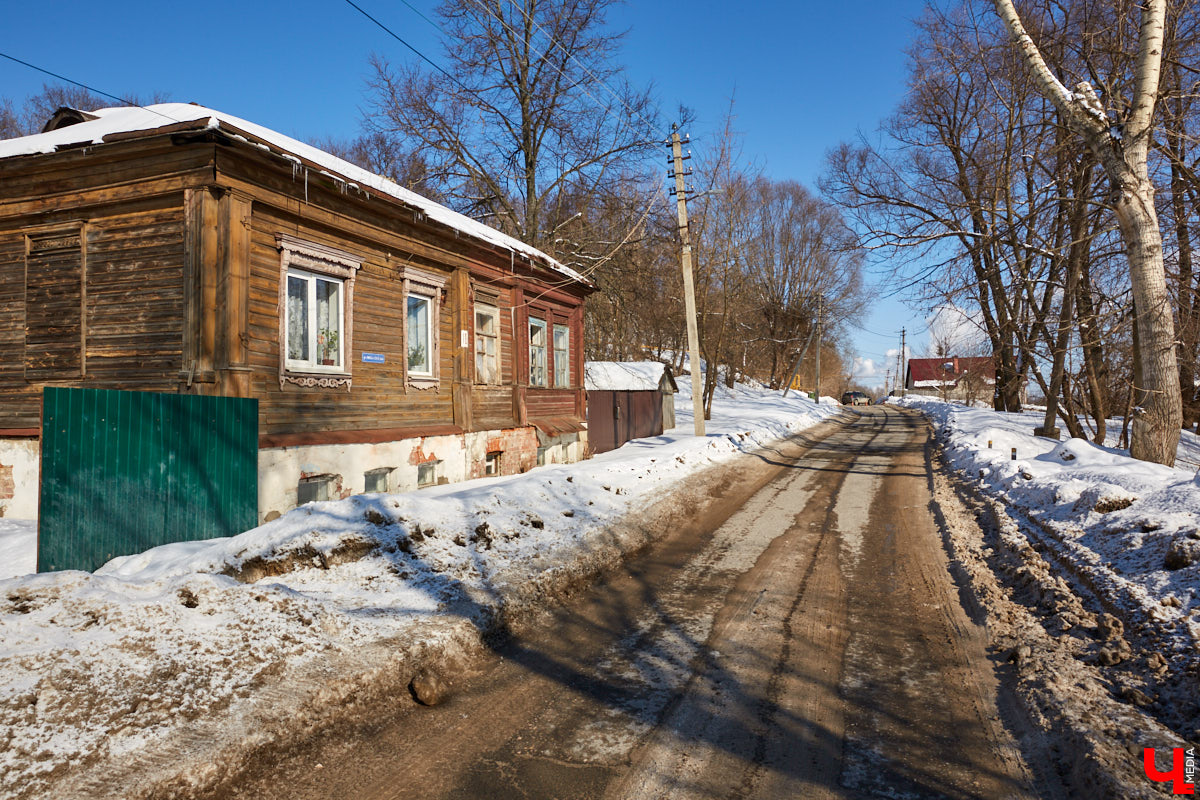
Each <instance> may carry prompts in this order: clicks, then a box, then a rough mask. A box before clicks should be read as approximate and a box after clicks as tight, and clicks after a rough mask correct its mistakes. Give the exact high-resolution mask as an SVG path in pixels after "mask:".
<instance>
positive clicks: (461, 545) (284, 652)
mask: <svg viewBox="0 0 1200 800" xmlns="http://www.w3.org/2000/svg"><path fill="white" fill-rule="evenodd" d="M680 383H682V384H684V385H683V386H681V397H680V398H679V409H678V411H677V415H678V421H679V426H678V427H677V428H675V429H674V430H672V431H670V432H668V433H667V434H665V435H663V436H660V437H654V438H652V439H639V440H634V441H632V442H630V443H628V444H626V445H625V446H623V447H621V448H619V449H617V450H614V451H612V452H609V453H605V454H603V455H601V456H599V457H597V458H594V459H592V460H590V461H586V462H582V463H579V464H572V465H555V466H550V467H545V468H540V469H537V470H534V471H532V472H530V473H526V474H524V475H519V476H512V477H505V478H499V479H482V480H477V481H470V482H466V483H461V484H453V485H448V486H440V487H434V488H430V489H425V490H421V491H419V492H413V493H408V494H401V495H360V496H356V497H352V498H350V499H347V500H342V501H331V502H324V503H311V504H309V505H306V506H304V507H302V508H299V509H296V510H294V511H292V512H290V513H288V514H286V515H284V516H283V517H281V518H279V519H277V520H274V521H272V522H269V523H267V524H265V525H262V526H260V527H258V528H255V529H253V530H250V531H247V532H245V533H243V534H241V535H239V536H235V537H232V538H227V539H215V540H209V541H203V542H187V543H179V544H172V545H166V546H164V547H159V548H155V549H153V550H150V551H147V552H145V553H142V554H139V555H136V556H129V557H124V558H119V559H115V560H114V561H112V562H110V563H108V564H107V565H105V566H104V567H102V568H101V569H100V570H98V571H97V572H96V573H95V574H89V573H84V572H58V573H48V574H42V575H28V576H24V577H17V578H12V579H9V580H3V581H0V785H4V786H7V787H17V786H19V787H22V789H21V790H20V794H19V795H17V796H38V795H40V794H43V793H44V792H45V791H46V789H47V787H49V786H51V785H52V781H53V780H57V779H59V778H61V776H62V773H63V772H64V771H65V770H66V769H68V768H69V767H71V766H78V765H80V764H86V763H92V762H95V761H97V760H100V759H122V758H126V757H127V756H129V755H130V754H135V753H138V752H143V751H148V750H153V748H154V747H155V745H156V743H160V742H161V741H163V740H164V739H165V738H166V737H167V736H169V735H171V734H172V733H173V732H178V731H179V730H180V729H181V728H184V727H186V726H187V725H188V724H189V721H191V720H195V719H197V718H199V717H201V716H202V715H205V714H207V713H209V712H211V711H213V710H217V709H221V708H224V707H226V706H228V705H229V704H231V703H237V702H238V701H239V700H241V699H243V698H248V697H253V696H254V694H255V692H257V691H259V690H261V689H262V687H263V686H264V685H266V684H268V683H269V682H270V681H271V679H272V677H273V676H277V675H279V674H282V673H285V672H287V671H293V670H295V669H296V668H298V667H302V666H303V665H304V664H305V663H307V662H309V661H312V660H314V659H318V658H320V657H322V656H323V655H328V656H331V657H332V656H337V655H344V654H352V653H353V652H354V651H355V649H356V648H361V647H364V646H367V645H371V644H377V643H379V642H383V641H388V640H392V639H398V638H400V637H405V636H406V637H410V638H409V640H410V641H411V642H414V643H415V644H414V645H413V646H414V647H416V646H420V647H426V646H428V644H429V643H428V639H429V638H430V637H434V636H437V635H439V633H438V632H439V631H441V630H444V628H439V627H438V626H437V625H436V624H434V623H436V622H437V621H438V620H446V619H459V620H468V621H470V622H471V623H472V624H474V625H476V626H479V627H483V626H485V625H486V622H487V621H488V620H489V619H490V618H491V617H492V616H493V615H494V614H495V613H496V612H497V611H498V610H500V609H503V608H504V607H505V605H506V604H507V603H509V602H510V601H511V600H512V598H514V597H518V596H519V597H523V598H525V599H526V600H528V599H529V598H530V597H534V598H535V599H536V593H537V592H538V590H539V586H542V585H547V584H549V583H551V582H552V578H553V576H554V574H555V573H558V572H561V571H564V570H569V569H571V568H572V566H573V565H575V564H577V563H578V562H580V561H586V560H587V559H588V558H590V557H593V555H594V554H596V553H597V552H599V551H601V550H603V549H605V548H610V549H611V548H613V547H623V546H626V545H629V544H630V543H629V542H624V541H623V540H622V539H621V535H622V534H621V527H622V526H621V525H620V524H619V523H620V522H621V520H623V519H625V518H627V517H629V516H630V515H631V514H636V513H638V512H639V510H644V509H647V508H648V507H650V506H652V505H654V504H655V503H657V502H659V501H661V500H663V499H665V498H668V497H669V495H670V493H671V492H672V491H673V490H675V489H677V488H679V487H681V486H683V485H685V483H686V482H687V480H688V479H689V477H693V476H695V475H696V474H697V473H698V472H700V471H701V470H703V469H705V468H706V467H708V466H710V465H712V464H714V463H719V462H722V461H725V460H728V459H730V458H732V457H733V456H735V455H736V454H738V453H739V452H742V451H745V450H750V449H755V448H757V447H758V446H760V445H764V444H767V443H768V442H770V441H773V440H776V439H778V438H780V437H782V436H784V435H786V434H788V433H790V432H793V431H796V430H800V429H802V428H805V427H808V426H811V425H813V424H815V423H817V422H819V421H820V420H822V419H824V418H827V417H829V416H830V415H831V414H833V413H836V408H833V407H828V406H821V407H818V406H817V405H816V404H814V403H812V402H810V401H808V400H806V399H803V398H799V397H796V396H790V397H789V398H787V399H783V398H781V397H780V395H779V393H778V392H771V391H767V390H764V389H758V388H749V387H739V388H737V389H734V390H727V389H725V387H723V386H722V387H719V388H718V390H717V395H716V398H715V402H714V418H713V419H712V420H711V421H710V422H709V424H708V430H709V435H707V436H705V437H703V438H699V439H697V438H695V437H692V436H688V435H686V434H685V433H684V432H685V431H690V430H691V428H692V418H691V408H690V403H689V402H688V400H687V398H688V397H689V396H690V392H689V387H688V386H687V385H686V384H687V379H686V378H684V379H681V380H680ZM422 637H425V638H424V639H422ZM56 772H57V774H55V775H54V776H53V777H52V773H56Z"/></svg>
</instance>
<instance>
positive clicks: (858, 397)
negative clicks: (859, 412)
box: [842, 392, 871, 406]
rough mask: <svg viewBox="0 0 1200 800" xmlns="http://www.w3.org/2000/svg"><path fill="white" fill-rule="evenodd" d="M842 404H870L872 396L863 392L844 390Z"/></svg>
mask: <svg viewBox="0 0 1200 800" xmlns="http://www.w3.org/2000/svg"><path fill="white" fill-rule="evenodd" d="M842 405H844V406H869V405H871V398H869V397H867V396H866V395H865V394H863V393H862V392H844V393H843V394H842Z"/></svg>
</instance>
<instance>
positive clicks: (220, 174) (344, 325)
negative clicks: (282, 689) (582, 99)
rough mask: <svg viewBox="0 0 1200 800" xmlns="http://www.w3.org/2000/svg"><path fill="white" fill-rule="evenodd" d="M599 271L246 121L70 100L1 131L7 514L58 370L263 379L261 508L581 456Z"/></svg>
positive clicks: (173, 107)
mask: <svg viewBox="0 0 1200 800" xmlns="http://www.w3.org/2000/svg"><path fill="white" fill-rule="evenodd" d="M591 290H592V287H591V285H590V284H589V283H588V281H586V280H585V279H584V278H583V277H582V276H580V275H579V274H577V273H575V272H574V271H572V270H571V269H570V268H568V267H565V266H564V265H562V264H560V263H558V262H557V261H555V260H554V259H553V258H551V257H549V256H547V255H546V254H544V253H542V252H539V251H538V250H536V249H534V248H532V247H530V246H528V245H526V244H523V243H521V242H519V241H517V240H515V239H512V238H511V237H508V236H506V235H504V234H501V233H499V232H497V231H496V230H494V229H492V228H489V227H487V226H485V225H483V224H481V223H479V222H476V221H474V220H471V219H469V218H467V217H464V216H462V215H460V214H457V213H455V212H453V211H451V210H449V209H447V208H445V207H443V206H440V205H438V204H436V203H433V202H431V201H429V200H426V199H424V198H422V197H419V196H417V195H415V194H413V193H412V192H409V191H407V190H405V189H403V188H401V187H399V186H397V185H395V184H394V183H391V182H390V181H387V180H385V179H383V178H380V177H379V176H376V175H374V174H371V173H369V172H367V171H365V170H362V169H360V168H358V167H355V166H353V165H351V164H349V163H347V162H345V161H342V160H341V159H338V158H335V157H333V156H331V155H329V154H328V153H325V152H323V151H321V150H318V149H316V148H313V147H311V146H308V145H305V144H303V143H301V142H298V141H295V140H293V139H290V138H288V137H286V136H283V135H281V134H278V133H276V132H274V131H271V130H268V129H266V128H262V127H260V126H258V125H254V124H253V123H250V122H247V121H245V120H241V119H238V118H236V117H232V116H229V115H227V114H223V113H220V112H217V111H213V110H211V109H207V108H203V107H200V106H196V105H189V104H163V105H155V106H149V107H146V108H111V109H100V110H97V111H93V112H81V111H77V110H73V109H63V110H61V111H59V112H58V113H57V114H56V115H55V116H54V118H53V119H51V120H50V122H49V123H48V124H47V126H46V128H45V130H44V132H43V133H41V134H37V135H34V136H28V137H24V138H20V139H11V140H7V141H2V142H0V351H2V352H3V353H4V357H3V359H0V514H4V513H7V514H8V515H9V516H14V517H21V516H25V517H29V516H32V515H33V514H34V513H36V497H37V483H36V480H37V471H36V470H37V455H38V436H39V432H40V428H39V424H40V422H39V414H40V403H41V392H42V389H43V387H46V386H81V387H96V388H107V389H131V390H143V391H155V392H170V393H198V394H205V395H223V396H230V397H253V398H257V399H258V401H259V423H258V431H259V442H258V444H259V504H258V511H259V517H260V519H266V518H271V517H273V516H275V515H277V514H278V513H281V512H283V511H286V510H287V509H289V508H291V507H293V506H295V505H296V504H298V503H301V502H305V501H307V500H310V499H320V498H336V497H344V496H347V495H348V494H350V493H358V492H364V491H367V492H371V491H398V490H405V489H409V488H415V487H418V486H425V485H429V484H434V483H443V482H446V481H456V480H461V479H466V478H472V477H477V476H482V475H486V474H497V475H501V474H511V473H517V472H522V471H525V470H527V469H529V468H531V467H533V466H535V465H536V464H538V463H543V462H546V461H572V460H577V459H580V458H582V457H584V453H585V450H586V445H587V432H586V424H585V421H584V420H585V395H584V388H583V356H582V339H583V335H582V333H583V331H582V325H583V300H584V298H585V297H586V295H587V294H588V293H589V292H590V291H591ZM31 480H32V482H33V483H32V486H30V485H29V484H30V481H31ZM114 502H119V499H118V498H114ZM31 503H32V504H33V505H32V506H31Z"/></svg>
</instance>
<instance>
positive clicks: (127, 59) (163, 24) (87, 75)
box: [0, 0, 925, 384]
mask: <svg viewBox="0 0 1200 800" xmlns="http://www.w3.org/2000/svg"><path fill="white" fill-rule="evenodd" d="M356 2H358V4H359V5H360V6H362V7H363V8H364V9H366V10H367V11H369V12H370V13H372V14H373V15H375V16H376V17H378V18H379V19H380V20H381V21H383V22H384V23H385V24H387V25H388V26H389V27H391V28H392V29H393V30H394V31H396V32H397V33H398V34H399V35H400V36H402V37H404V38H405V39H407V40H408V41H409V42H411V43H412V44H413V45H415V46H416V47H417V48H418V49H420V50H421V51H422V52H424V53H425V54H426V55H427V56H429V57H430V58H432V59H433V60H435V61H440V58H441V53H442V46H441V42H440V32H439V31H438V30H437V29H435V28H434V27H432V26H431V25H430V24H429V23H428V22H426V21H425V20H423V19H422V18H421V17H420V16H419V15H418V14H417V13H415V12H414V11H413V10H411V9H410V8H408V7H407V6H405V5H404V3H402V2H398V0H356ZM409 2H410V3H411V5H412V6H413V7H415V8H417V9H420V10H421V11H422V12H423V13H424V14H425V15H426V16H428V17H430V18H434V16H433V13H432V9H433V7H434V6H435V5H436V3H435V2H434V0H409ZM921 8H922V3H920V2H916V0H898V1H893V2H887V1H886V0H859V1H858V2H854V3H830V2H820V3H818V2H776V1H774V0H771V1H769V2H747V3H740V4H738V3H729V2H727V0H726V1H725V2H716V1H715V0H697V1H696V2H691V3H669V2H645V0H642V1H641V2H639V1H638V0H634V2H630V3H629V4H628V5H626V6H624V7H620V8H618V9H617V10H616V11H615V12H614V13H613V14H612V16H611V18H610V21H611V22H612V24H613V25H614V26H615V27H619V28H624V29H628V36H627V38H626V40H625V45H624V49H623V54H622V55H623V61H624V63H625V65H626V66H627V69H628V72H629V75H630V77H631V79H632V80H633V81H634V82H635V83H638V84H646V83H653V85H654V86H655V90H656V94H657V96H658V98H659V99H660V101H661V103H662V107H663V108H664V109H668V110H672V109H675V108H677V107H678V105H679V104H681V103H682V104H684V105H687V106H689V107H691V108H692V109H694V110H695V111H696V113H697V115H698V120H697V124H696V125H695V126H694V127H693V129H692V130H691V131H690V132H691V134H692V137H693V140H694V142H695V144H694V145H693V148H692V149H693V151H695V150H696V149H697V148H698V147H699V146H702V143H703V141H704V138H705V136H706V134H708V133H710V132H711V131H712V129H713V128H714V127H716V126H718V125H719V124H720V122H721V119H722V116H723V115H724V113H725V111H726V109H727V108H728V104H729V99H730V97H731V96H736V100H737V103H736V107H735V113H736V116H737V121H736V127H737V129H738V130H739V131H740V132H741V133H742V134H743V135H744V137H745V138H744V153H745V155H746V156H747V157H749V158H751V159H753V160H754V161H755V163H757V164H760V165H761V166H762V167H763V168H764V171H765V172H766V174H767V175H769V176H770V177H773V178H776V179H795V180H799V181H801V182H803V183H805V184H807V185H809V186H810V187H812V188H814V189H815V186H816V180H817V177H818V175H819V174H820V171H821V166H822V163H823V159H824V155H825V152H826V151H827V150H828V149H829V148H830V147H832V146H834V145H835V144H837V143H838V142H839V141H843V140H846V139H849V138H852V137H854V136H855V135H856V132H857V131H859V130H861V131H864V132H867V133H870V132H872V131H873V130H874V129H875V127H876V126H877V124H878V122H879V120H880V119H881V118H883V117H884V116H886V115H887V114H888V113H890V111H891V110H892V109H893V107H894V106H895V105H896V104H897V102H898V101H899V100H900V97H901V94H902V92H903V90H904V81H905V73H904V62H905V56H904V50H905V48H906V47H907V46H908V45H909V43H910V42H911V40H912V36H913V28H912V25H911V20H912V19H913V18H914V17H916V16H917V15H918V14H920V12H921ZM373 51H374V52H379V53H381V54H384V55H386V56H387V57H389V58H390V59H392V60H394V61H401V60H404V59H408V58H415V56H412V54H411V53H410V52H409V51H408V50H406V49H405V48H404V47H403V46H402V45H401V44H400V43H398V42H396V41H395V40H394V39H392V38H391V37H389V36H388V35H387V34H386V33H384V32H383V31H381V30H380V29H379V28H377V27H375V26H374V25H373V24H372V23H371V22H369V21H368V20H367V19H365V18H364V17H363V16H361V15H360V14H359V13H358V12H357V11H355V10H354V9H353V8H352V7H351V6H350V5H348V4H347V3H346V2H344V0H323V2H292V3H283V2H277V0H243V2H236V3H235V2H230V1H229V0H211V1H210V2H208V3H205V4H191V3H163V2H161V1H160V2H116V3H103V4H85V3H70V4H65V5H59V4H50V3H29V2H20V3H16V2H14V3H10V4H9V6H8V8H6V9H5V26H4V32H3V33H0V52H3V53H6V54H8V55H10V56H13V57H15V58H19V59H22V60H24V61H28V62H31V63H33V64H36V65H37V66H40V67H43V68H45V69H48V70H51V71H53V72H57V73H59V74H61V75H64V76H66V77H68V78H71V79H73V80H77V81H80V82H82V83H86V84H88V85H90V86H92V87H95V88H96V89H100V90H102V91H106V92H110V93H113V94H118V95H120V94H123V93H130V92H131V93H137V94H139V95H142V96H149V95H152V94H154V93H155V92H158V93H162V94H164V95H166V96H167V98H168V99H170V100H176V101H182V102H190V101H194V102H197V103H200V104H202V105H206V106H210V107H213V108H218V109H221V110H222V111H226V112H228V113H231V114H235V115H237V116H241V117H244V118H246V119H249V120H252V121H254V122H257V123H259V124H261V125H265V126H267V127H270V128H274V129H275V130H278V131H280V132H282V133H286V134H288V135H290V136H293V137H296V138H299V139H303V140H312V139H321V138H324V137H327V136H333V137H338V138H348V137H350V136H353V135H354V134H355V133H356V131H357V129H358V124H359V120H360V117H361V113H360V110H359V109H360V108H361V107H362V105H363V102H364V100H363V86H364V79H365V78H366V76H367V73H368V66H367V56H368V55H369V54H370V53H371V52H373ZM44 81H51V82H52V79H50V78H47V77H46V76H44V75H42V74H40V73H38V72H35V71H33V70H31V69H29V68H27V67H24V66H20V65H18V64H14V63H12V62H11V61H7V60H5V59H0V96H5V97H9V98H12V99H14V100H17V101H20V100H22V99H24V97H25V96H27V95H29V94H33V93H35V92H37V91H39V90H40V89H41V86H42V83H43V82H44ZM665 178H666V176H665V172H664V180H665ZM924 316H925V314H924V312H923V310H917V311H913V310H912V309H909V308H907V307H906V306H904V305H902V304H901V303H899V302H898V301H897V300H895V299H883V300H880V301H879V302H878V303H876V304H875V305H874V307H873V310H872V312H871V313H870V314H869V315H868V316H866V317H865V318H864V319H863V320H861V321H860V323H861V325H862V326H863V327H864V328H865V329H866V331H861V330H860V331H854V332H853V336H852V341H853V342H854V344H855V346H856V347H857V349H858V351H859V354H860V355H861V356H863V357H866V358H871V359H873V360H874V361H875V362H877V363H879V362H883V361H884V360H885V358H886V354H887V350H888V349H889V348H891V349H892V350H894V349H895V348H896V347H897V346H898V338H899V330H900V328H901V326H905V327H907V328H908V330H909V332H910V336H909V344H910V347H911V348H913V349H917V348H919V347H921V345H922V334H921V332H922V331H923V329H924V327H925V323H924V319H923V318H924ZM867 331H872V332H875V333H868V332H867ZM914 332H915V333H916V336H915V337H914V336H913V333H914ZM882 380H883V378H882V373H881V374H880V376H879V377H878V379H869V380H868V383H876V382H877V383H879V384H882Z"/></svg>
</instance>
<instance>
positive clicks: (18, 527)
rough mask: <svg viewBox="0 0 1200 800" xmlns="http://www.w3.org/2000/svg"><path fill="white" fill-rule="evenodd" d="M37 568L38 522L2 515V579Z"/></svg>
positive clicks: (0, 529)
mask: <svg viewBox="0 0 1200 800" xmlns="http://www.w3.org/2000/svg"><path fill="white" fill-rule="evenodd" d="M35 569H37V522H36V521H35V520H28V519H4V518H3V517H0V580H4V579H5V578H15V577H17V576H19V575H28V574H29V573H30V572H33V571H34V570H35Z"/></svg>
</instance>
